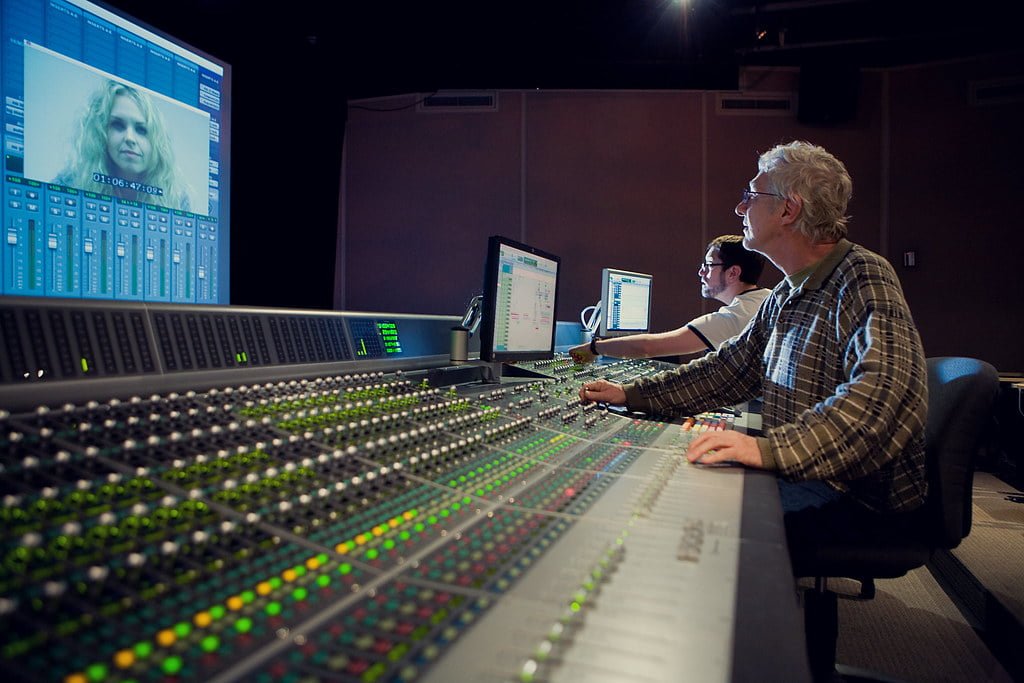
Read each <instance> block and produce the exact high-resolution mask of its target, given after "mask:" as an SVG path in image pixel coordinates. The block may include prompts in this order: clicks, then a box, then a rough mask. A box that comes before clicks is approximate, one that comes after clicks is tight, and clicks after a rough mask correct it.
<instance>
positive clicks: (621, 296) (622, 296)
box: [597, 268, 654, 337]
mask: <svg viewBox="0 0 1024 683" xmlns="http://www.w3.org/2000/svg"><path fill="white" fill-rule="evenodd" d="M653 281H654V277H653V276H652V275H648V274H646V273H633V272H630V271H628V270H619V269H618V268H605V269H604V270H602V271H601V325H600V327H599V328H598V332H597V333H598V335H599V336H601V337H618V336H623V335H627V334H639V333H641V332H647V331H649V330H650V329H651V284H652V282H653Z"/></svg>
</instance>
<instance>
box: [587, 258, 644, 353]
mask: <svg viewBox="0 0 1024 683" xmlns="http://www.w3.org/2000/svg"><path fill="white" fill-rule="evenodd" d="M613 275H627V276H634V277H642V278H645V279H647V280H648V281H650V283H651V284H650V287H648V288H647V327H645V328H642V329H641V328H636V329H618V330H609V329H608V318H609V317H610V314H611V306H610V304H611V291H610V288H611V281H612V276H613ZM653 292H654V276H653V275H652V274H650V273H638V272H635V271H632V270H624V269H622V268H602V269H601V303H600V306H601V323H600V325H598V329H597V335H598V336H599V337H601V338H608V337H626V336H629V335H631V334H643V333H645V332H650V331H651V313H652V303H653V301H652V295H653Z"/></svg>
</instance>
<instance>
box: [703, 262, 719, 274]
mask: <svg viewBox="0 0 1024 683" xmlns="http://www.w3.org/2000/svg"><path fill="white" fill-rule="evenodd" d="M724 265H725V264H724V263H722V262H718V263H708V262H707V261H705V262H704V263H702V264H700V265H699V266H697V272H698V273H703V272H705V271H710V270H711V269H712V268H714V267H715V266H724Z"/></svg>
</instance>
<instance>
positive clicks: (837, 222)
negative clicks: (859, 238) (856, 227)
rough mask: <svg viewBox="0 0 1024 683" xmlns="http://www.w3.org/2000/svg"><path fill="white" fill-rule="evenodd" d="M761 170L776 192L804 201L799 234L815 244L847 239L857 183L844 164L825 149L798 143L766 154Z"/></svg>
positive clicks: (762, 157) (763, 157)
mask: <svg viewBox="0 0 1024 683" xmlns="http://www.w3.org/2000/svg"><path fill="white" fill-rule="evenodd" d="M757 168H758V170H759V171H761V173H763V174H765V179H766V180H767V182H768V185H769V187H770V189H771V191H772V192H777V193H779V194H781V195H784V196H786V197H789V198H793V197H800V199H801V200H802V201H803V209H802V210H801V212H800V216H799V217H798V219H797V222H796V224H795V226H794V228H795V229H796V230H798V231H800V232H801V233H803V234H804V235H805V236H807V237H808V238H809V239H810V240H811V241H812V242H814V243H821V242H836V241H838V240H839V239H840V238H843V237H846V223H847V221H848V220H849V216H847V215H846V206H847V204H849V202H850V197H851V196H852V195H853V180H851V179H850V174H849V173H848V172H847V171H846V167H845V166H844V165H843V162H841V161H839V159H836V158H835V157H834V156H832V155H831V154H830V153H829V152H827V151H826V150H825V149H824V148H823V147H818V146H817V145H812V144H811V143H809V142H804V141H802V140H795V141H793V142H790V143H788V144H785V145H776V146H775V147H773V148H771V149H770V150H768V151H767V152H765V153H764V154H762V155H761V156H760V158H759V159H758V160H757Z"/></svg>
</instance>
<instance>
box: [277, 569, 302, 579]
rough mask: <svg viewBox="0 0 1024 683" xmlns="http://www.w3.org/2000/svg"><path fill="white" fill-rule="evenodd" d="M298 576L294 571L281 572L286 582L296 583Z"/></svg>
mask: <svg viewBox="0 0 1024 683" xmlns="http://www.w3.org/2000/svg"><path fill="white" fill-rule="evenodd" d="M296 576H298V575H297V574H296V573H295V570H294V569H285V570H284V571H283V572H281V578H282V579H284V580H285V581H294V580H295V578H296Z"/></svg>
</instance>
